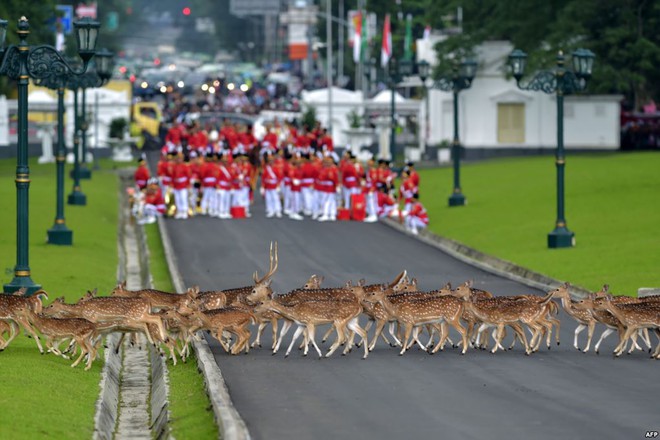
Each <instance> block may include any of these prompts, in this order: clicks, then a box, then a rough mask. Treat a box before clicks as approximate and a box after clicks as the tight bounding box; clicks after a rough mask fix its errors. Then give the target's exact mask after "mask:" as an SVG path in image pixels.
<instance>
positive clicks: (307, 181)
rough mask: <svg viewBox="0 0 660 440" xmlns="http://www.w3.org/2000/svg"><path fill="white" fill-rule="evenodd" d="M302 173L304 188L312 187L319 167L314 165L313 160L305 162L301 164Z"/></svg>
mask: <svg viewBox="0 0 660 440" xmlns="http://www.w3.org/2000/svg"><path fill="white" fill-rule="evenodd" d="M300 170H301V174H302V177H301V179H302V182H301V185H302V187H303V188H311V187H312V186H313V185H314V180H315V179H316V175H317V174H318V169H317V168H316V167H315V166H314V164H313V163H312V162H305V163H304V164H302V165H301V166H300Z"/></svg>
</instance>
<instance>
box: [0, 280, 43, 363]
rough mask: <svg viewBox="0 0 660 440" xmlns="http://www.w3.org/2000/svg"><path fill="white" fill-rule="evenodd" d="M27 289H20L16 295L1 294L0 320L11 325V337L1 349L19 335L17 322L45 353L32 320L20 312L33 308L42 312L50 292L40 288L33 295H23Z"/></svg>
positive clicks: (41, 351)
mask: <svg viewBox="0 0 660 440" xmlns="http://www.w3.org/2000/svg"><path fill="white" fill-rule="evenodd" d="M24 294H25V289H24V288H22V289H19V291H17V292H15V294H14V295H0V320H1V321H4V322H6V323H7V324H8V325H9V328H10V330H9V338H8V339H7V340H5V342H4V343H3V345H2V347H1V348H0V351H1V350H4V349H5V348H6V347H7V346H8V345H9V344H10V343H11V341H13V340H14V338H15V337H16V335H18V333H19V332H18V327H17V324H18V325H20V326H21V327H23V328H24V329H25V331H26V332H27V333H29V334H30V336H32V338H33V339H34V341H35V343H36V344H37V347H38V348H39V352H40V353H42V354H43V352H44V349H43V347H42V346H41V342H40V341H39V336H38V335H37V333H36V332H35V330H34V328H33V327H32V325H31V324H30V321H29V320H28V319H27V318H26V317H25V315H24V314H22V313H20V312H21V311H23V310H32V311H33V312H34V313H41V312H42V310H43V300H44V299H48V293H47V292H46V291H45V290H38V291H37V292H35V293H34V294H33V295H31V296H23V295H24Z"/></svg>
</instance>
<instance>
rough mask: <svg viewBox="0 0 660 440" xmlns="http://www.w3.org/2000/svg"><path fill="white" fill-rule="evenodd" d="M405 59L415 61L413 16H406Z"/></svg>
mask: <svg viewBox="0 0 660 440" xmlns="http://www.w3.org/2000/svg"><path fill="white" fill-rule="evenodd" d="M403 59H404V60H412V59H413V37H412V15H411V14H408V15H407V16H406V38H405V39H404V40H403Z"/></svg>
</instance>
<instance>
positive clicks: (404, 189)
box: [399, 177, 417, 203]
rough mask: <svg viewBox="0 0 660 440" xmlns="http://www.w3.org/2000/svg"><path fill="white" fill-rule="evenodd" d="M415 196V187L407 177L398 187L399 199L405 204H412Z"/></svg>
mask: <svg viewBox="0 0 660 440" xmlns="http://www.w3.org/2000/svg"><path fill="white" fill-rule="evenodd" d="M415 194H417V185H415V182H413V180H412V178H410V177H409V178H407V179H406V180H404V181H403V183H402V184H401V186H400V187H399V198H401V199H403V201H404V202H405V203H412V202H413V195H415Z"/></svg>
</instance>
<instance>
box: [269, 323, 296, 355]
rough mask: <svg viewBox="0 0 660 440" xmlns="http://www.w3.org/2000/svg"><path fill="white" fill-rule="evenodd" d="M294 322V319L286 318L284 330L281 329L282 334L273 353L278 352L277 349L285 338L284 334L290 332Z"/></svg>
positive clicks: (283, 325)
mask: <svg viewBox="0 0 660 440" xmlns="http://www.w3.org/2000/svg"><path fill="white" fill-rule="evenodd" d="M292 324H293V321H289V320H288V319H285V320H284V324H282V330H280V336H279V338H277V344H275V348H273V354H275V353H277V350H279V349H280V344H281V343H282V340H283V339H284V335H286V334H287V333H288V332H289V329H290V328H291V325H292Z"/></svg>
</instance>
